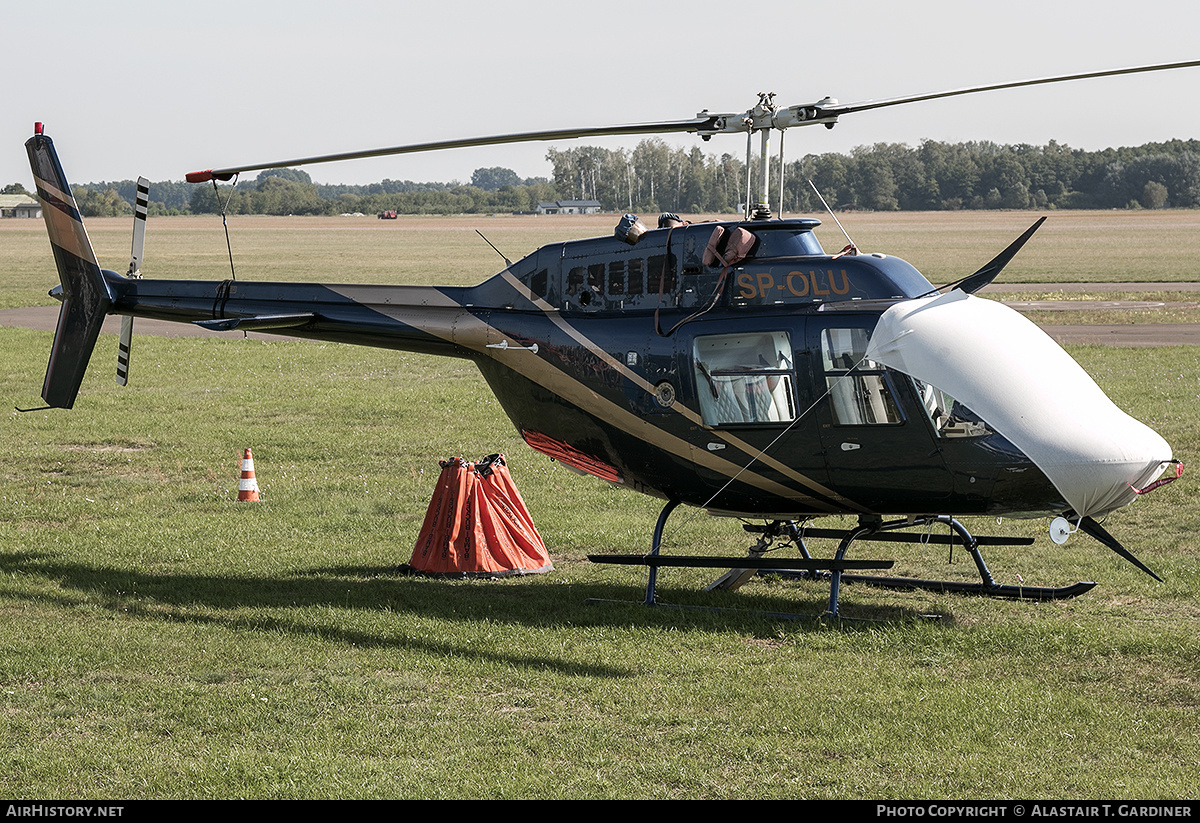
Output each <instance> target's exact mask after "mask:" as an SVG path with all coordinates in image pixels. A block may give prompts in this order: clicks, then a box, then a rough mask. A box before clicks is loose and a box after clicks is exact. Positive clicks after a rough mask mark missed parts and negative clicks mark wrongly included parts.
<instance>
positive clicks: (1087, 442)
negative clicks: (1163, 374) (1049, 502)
mask: <svg viewBox="0 0 1200 823" xmlns="http://www.w3.org/2000/svg"><path fill="white" fill-rule="evenodd" d="M867 358H868V359H870V360H874V361H875V362H877V363H882V364H883V365H885V366H888V367H890V368H893V369H895V370H897V371H900V372H904V373H905V374H908V375H911V376H913V377H915V378H917V379H918V380H921V381H923V382H925V383H929V384H930V385H932V386H936V387H937V388H939V389H941V390H942V391H944V392H946V393H947V394H949V395H951V396H952V397H954V398H955V399H957V400H958V401H959V402H961V403H963V404H964V405H966V406H967V407H968V408H970V409H971V410H972V411H973V412H975V413H976V414H978V415H979V416H980V417H982V418H983V419H984V420H986V421H987V422H988V424H989V425H990V426H991V427H992V428H993V429H995V430H996V431H997V432H999V433H1000V434H1002V435H1004V437H1006V438H1008V440H1010V441H1011V442H1012V443H1013V445H1015V446H1016V447H1017V448H1019V449H1020V450H1021V451H1023V452H1024V453H1025V454H1026V455H1027V456H1028V457H1029V459H1030V460H1032V461H1033V462H1034V464H1035V465H1036V466H1037V467H1038V468H1039V469H1041V470H1042V472H1043V473H1044V474H1045V475H1046V476H1047V477H1048V478H1049V479H1050V482H1052V483H1053V484H1054V486H1055V488H1056V489H1058V491H1059V492H1060V493H1061V494H1062V495H1063V497H1064V498H1065V499H1066V501H1067V502H1068V503H1069V504H1070V506H1071V508H1073V509H1074V510H1075V512H1076V513H1077V514H1079V515H1087V516H1092V517H1096V516H1100V515H1103V514H1105V513H1107V512H1110V511H1112V510H1113V509H1117V508H1120V507H1121V506H1124V505H1126V504H1127V503H1130V502H1132V501H1133V500H1134V499H1135V498H1136V496H1137V495H1136V493H1135V492H1134V491H1133V489H1132V488H1131V486H1134V487H1139V488H1140V487H1142V486H1144V485H1145V484H1147V483H1149V482H1150V481H1151V480H1153V479H1154V478H1156V477H1158V475H1159V474H1161V473H1162V471H1163V469H1164V468H1165V465H1166V463H1167V461H1169V460H1171V457H1172V455H1171V447H1170V446H1169V445H1168V444H1167V441H1165V440H1163V438H1162V437H1161V436H1159V434H1158V433H1157V432H1155V431H1154V430H1153V429H1151V428H1150V427H1149V426H1146V425H1145V424H1143V423H1140V422H1139V421H1137V420H1134V419H1133V418H1132V417H1130V416H1129V415H1128V414H1126V413H1125V412H1123V411H1121V410H1120V409H1119V408H1117V406H1116V405H1115V404H1114V403H1113V402H1112V401H1111V400H1109V399H1108V396H1107V395H1105V394H1104V392H1103V391H1101V390H1100V387H1099V386H1097V385H1096V382H1095V381H1094V380H1092V378H1091V377H1090V376H1088V374H1087V372H1085V371H1084V370H1083V369H1082V368H1081V367H1080V365H1079V364H1078V363H1076V362H1075V361H1074V360H1073V359H1071V356H1070V355H1068V354H1067V353H1066V352H1065V351H1063V349H1062V348H1061V347H1060V346H1059V345H1058V344H1057V343H1055V342H1054V340H1052V339H1051V338H1050V337H1049V336H1048V335H1046V333H1045V332H1043V331H1042V330H1041V329H1039V328H1038V327H1037V326H1036V325H1034V324H1033V323H1031V322H1030V321H1028V320H1026V319H1025V318H1024V317H1022V316H1021V315H1020V314H1019V313H1018V312H1016V311H1014V310H1013V309H1010V308H1009V307H1007V306H1005V305H1004V304H1002V303H997V302H995V301H992V300H985V299H983V298H980V297H975V296H974V295H970V294H966V293H965V292H961V291H958V290H955V291H952V292H950V293H949V294H944V295H939V296H937V297H927V298H921V299H918V300H906V301H904V302H901V303H897V304H896V305H894V306H892V307H891V308H889V309H888V310H887V311H885V312H884V313H883V316H882V317H880V319H879V323H878V325H877V326H876V327H875V331H874V332H873V333H872V335H871V341H870V344H869V345H868V347H867Z"/></svg>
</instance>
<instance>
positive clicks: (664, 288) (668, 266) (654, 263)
mask: <svg viewBox="0 0 1200 823" xmlns="http://www.w3.org/2000/svg"><path fill="white" fill-rule="evenodd" d="M647 267H648V268H647V271H646V293H647V294H664V295H673V294H675V255H673V254H672V255H671V256H670V257H669V258H668V257H667V255H665V254H656V255H654V256H653V257H651V258H650V259H649V260H648V261H647Z"/></svg>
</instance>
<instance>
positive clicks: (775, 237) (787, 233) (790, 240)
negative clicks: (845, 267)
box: [751, 229, 825, 259]
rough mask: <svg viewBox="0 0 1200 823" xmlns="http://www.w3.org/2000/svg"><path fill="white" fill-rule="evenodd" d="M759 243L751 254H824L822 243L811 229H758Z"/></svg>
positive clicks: (785, 255) (806, 255) (759, 255)
mask: <svg viewBox="0 0 1200 823" xmlns="http://www.w3.org/2000/svg"><path fill="white" fill-rule="evenodd" d="M754 234H755V235H756V236H757V237H758V244H757V245H756V246H755V247H754V251H753V252H752V254H751V256H753V257H755V258H758V259H763V258H766V257H808V256H812V255H819V254H824V253H825V252H824V250H822V249H821V244H820V243H819V242H818V241H817V238H816V237H815V236H814V235H813V233H812V232H811V231H807V230H805V231H792V230H787V229H777V230H773V231H766V230H762V229H760V230H758V231H756V232H754Z"/></svg>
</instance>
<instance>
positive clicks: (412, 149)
mask: <svg viewBox="0 0 1200 823" xmlns="http://www.w3.org/2000/svg"><path fill="white" fill-rule="evenodd" d="M1195 66H1200V60H1189V61H1185V62H1180V63H1159V64H1157V65H1153V66H1133V67H1130V68H1124V69H1108V70H1105V71H1093V72H1085V73H1082V74H1064V75H1059V76H1056V77H1042V78H1039V79H1036V80H1018V81H1014V82H1010V83H993V84H990V85H986V86H973V87H971V88H966V89H954V90H951V91H940V92H932V93H929V94H916V95H910V96H908V97H895V98H891V99H888V100H868V101H865V102H862V103H849V104H846V105H842V104H839V103H837V102H836V101H834V100H832V99H830V98H826V99H824V100H821V101H819V102H816V103H805V104H802V105H799V106H792V107H790V108H787V109H778V108H776V107H775V106H774V105H773V104H769V105H768V104H764V103H763V102H762V101H761V100H760V103H759V105H758V106H756V107H754V108H753V109H751V110H750V111H747V112H741V113H732V114H710V113H709V112H708V111H707V110H705V111H703V112H701V113H700V114H698V115H696V116H695V117H693V118H690V119H687V120H669V121H665V122H661V123H634V124H631V125H625V126H596V127H591V128H580V129H554V130H550V131H530V132H519V133H516V134H502V135H494V136H489V137H471V138H466V139H462V140H439V141H434V142H430V143H412V144H410V145H406V146H393V147H391V148H382V149H368V150H366V151H352V152H343V153H340V154H323V155H317V156H315V157H299V158H296V159H293V160H280V161H272V162H269V163H257V164H251V165H246V166H228V167H226V168H221V169H207V170H205V171H195V172H189V173H188V174H187V176H186V177H187V181H188V182H189V183H203V182H206V181H209V180H214V179H216V180H229V179H231V178H232V177H233V176H234V175H235V174H240V173H241V172H245V171H261V170H263V169H280V168H286V167H288V166H303V165H308V164H310V163H332V162H334V161H337V160H362V159H364V158H367V157H386V156H388V155H393V154H413V153H416V152H425V151H440V150H442V149H460V148H469V147H473V146H495V145H500V144H504V143H528V142H536V141H541V140H574V139H577V138H580V137H610V136H617V135H629V134H675V133H683V132H695V133H699V134H700V135H701V136H703V137H704V138H705V139H707V138H709V137H711V136H712V135H714V134H733V133H738V132H747V131H751V132H754V131H761V130H763V129H772V128H775V129H780V130H783V129H787V128H791V127H793V126H804V125H817V124H823V125H825V126H828V127H829V128H832V127H833V125H834V124H835V123H836V122H837V121H838V118H839V117H841V116H842V115H844V114H853V113H856V112H860V111H871V110H873V109H881V108H886V107H889V106H899V105H902V104H905V103H919V102H922V101H925V100H938V99H941V98H943V97H958V96H960V95H964V94H978V93H980V92H985V91H999V90H1001V89H1015V88H1021V87H1023V86H1039V85H1045V84H1047V83H1064V82H1066V81H1068V80H1086V79H1089V78H1095V77H1113V76H1116V75H1121V74H1140V73H1143V72H1151V71H1166V70H1168V69H1182V68H1191V67H1195Z"/></svg>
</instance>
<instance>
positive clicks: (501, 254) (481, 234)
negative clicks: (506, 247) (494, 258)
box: [475, 229, 512, 267]
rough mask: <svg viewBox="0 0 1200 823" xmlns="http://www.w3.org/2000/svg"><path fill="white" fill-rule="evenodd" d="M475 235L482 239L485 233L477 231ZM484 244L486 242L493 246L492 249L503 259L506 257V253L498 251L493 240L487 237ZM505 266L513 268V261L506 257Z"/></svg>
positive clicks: (484, 238)
mask: <svg viewBox="0 0 1200 823" xmlns="http://www.w3.org/2000/svg"><path fill="white" fill-rule="evenodd" d="M475 233H476V234H478V235H479V236H480V237H483V232H481V231H480V230H479V229H475ZM483 242H485V243H487V244H488V245H489V246H491V247H492V249H493V250H494V251H495V252H496V254H498V255H500V256H501V257H504V252H502V251H500V249H497V248H496V244H495V243H493V242H492V241H491V240H488V239H487V238H486V237H483ZM504 265H506V266H510V267H511V266H512V261H511V260H509V259H508V258H507V257H504Z"/></svg>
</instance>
